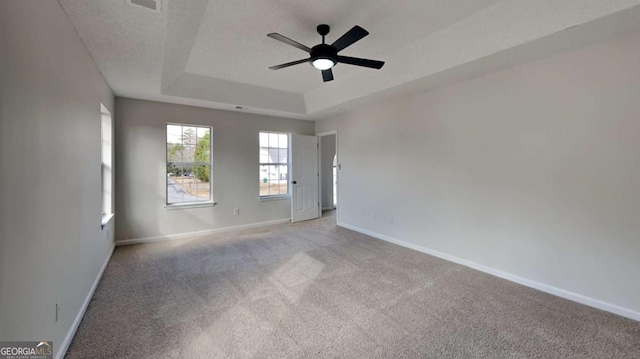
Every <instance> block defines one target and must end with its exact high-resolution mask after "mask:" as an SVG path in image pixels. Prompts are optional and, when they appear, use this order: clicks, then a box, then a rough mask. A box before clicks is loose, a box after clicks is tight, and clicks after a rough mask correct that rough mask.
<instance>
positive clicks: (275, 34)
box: [267, 32, 311, 52]
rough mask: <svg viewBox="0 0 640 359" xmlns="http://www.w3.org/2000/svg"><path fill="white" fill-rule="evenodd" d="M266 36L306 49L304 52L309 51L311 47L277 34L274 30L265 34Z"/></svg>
mask: <svg viewBox="0 0 640 359" xmlns="http://www.w3.org/2000/svg"><path fill="white" fill-rule="evenodd" d="M267 36H269V37H270V38H272V39H276V40H278V41H282V42H284V43H285V44H287V45H291V46H293V47H297V48H299V49H300V50H302V51H306V52H311V48H309V47H308V46H304V45H302V44H301V43H299V42H297V41H295V40H291V39H290V38H288V37H286V36H282V35H280V34H277V33H275V32H272V33H270V34H267Z"/></svg>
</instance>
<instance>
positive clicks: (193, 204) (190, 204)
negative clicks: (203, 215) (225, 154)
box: [164, 122, 218, 211]
mask: <svg viewBox="0 0 640 359" xmlns="http://www.w3.org/2000/svg"><path fill="white" fill-rule="evenodd" d="M170 125H173V126H187V127H206V128H208V129H209V153H210V155H209V163H205V162H179V163H189V164H190V165H194V164H195V165H198V164H200V165H205V166H207V165H208V166H209V200H207V201H199V202H181V203H169V202H168V201H169V186H167V177H166V176H167V174H166V173H165V178H164V181H165V182H164V208H165V209H166V210H168V211H171V210H177V209H189V208H203V207H213V206H215V205H216V204H218V203H217V202H215V201H214V199H213V127H211V126H208V125H196V124H186V123H176V122H167V123H165V125H164V142H165V144H164V156H165V159H164V163H165V168H166V167H167V165H168V164H169V157H168V156H169V154H168V153H167V126H170Z"/></svg>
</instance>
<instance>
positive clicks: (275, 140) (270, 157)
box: [259, 132, 289, 198]
mask: <svg viewBox="0 0 640 359" xmlns="http://www.w3.org/2000/svg"><path fill="white" fill-rule="evenodd" d="M259 155H260V165H259V167H260V174H259V175H260V178H259V181H260V184H259V186H260V197H263V198H266V197H272V196H283V195H288V194H289V134H287V133H274V132H260V154H259Z"/></svg>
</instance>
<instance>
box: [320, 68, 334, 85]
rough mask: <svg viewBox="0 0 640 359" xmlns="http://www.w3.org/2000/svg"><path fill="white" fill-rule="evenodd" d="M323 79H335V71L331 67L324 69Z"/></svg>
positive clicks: (325, 80)
mask: <svg viewBox="0 0 640 359" xmlns="http://www.w3.org/2000/svg"><path fill="white" fill-rule="evenodd" d="M322 81H324V82H328V81H333V71H331V69H328V70H322Z"/></svg>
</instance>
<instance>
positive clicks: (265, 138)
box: [260, 132, 269, 147]
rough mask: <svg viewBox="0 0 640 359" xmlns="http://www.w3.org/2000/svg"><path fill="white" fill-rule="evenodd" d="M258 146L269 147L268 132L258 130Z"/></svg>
mask: <svg viewBox="0 0 640 359" xmlns="http://www.w3.org/2000/svg"><path fill="white" fill-rule="evenodd" d="M260 147H269V134H268V133H266V132H260Z"/></svg>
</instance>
